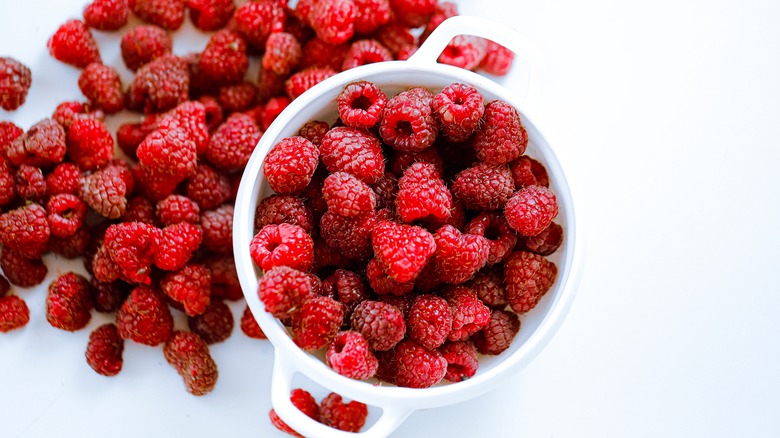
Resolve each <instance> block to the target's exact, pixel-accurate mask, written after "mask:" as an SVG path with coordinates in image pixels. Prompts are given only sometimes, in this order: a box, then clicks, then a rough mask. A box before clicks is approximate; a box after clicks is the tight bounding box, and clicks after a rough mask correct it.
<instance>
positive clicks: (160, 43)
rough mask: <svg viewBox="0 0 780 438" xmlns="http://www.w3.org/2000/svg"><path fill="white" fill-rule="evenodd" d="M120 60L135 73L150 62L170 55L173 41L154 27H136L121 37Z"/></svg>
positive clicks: (163, 30) (162, 30) (163, 31)
mask: <svg viewBox="0 0 780 438" xmlns="http://www.w3.org/2000/svg"><path fill="white" fill-rule="evenodd" d="M120 48H121V50H122V60H123V61H124V63H125V65H126V66H127V68H128V69H130V70H132V71H136V70H138V69H139V68H141V67H143V66H144V65H146V64H148V63H150V62H151V61H153V60H155V59H157V58H160V57H162V56H164V55H167V54H169V53H171V51H172V50H173V40H172V39H171V37H170V35H168V32H166V31H165V29H162V28H160V27H157V26H154V25H141V26H136V27H134V28H132V29H130V30H129V31H127V33H125V34H124V35H123V36H122V42H121V43H120Z"/></svg>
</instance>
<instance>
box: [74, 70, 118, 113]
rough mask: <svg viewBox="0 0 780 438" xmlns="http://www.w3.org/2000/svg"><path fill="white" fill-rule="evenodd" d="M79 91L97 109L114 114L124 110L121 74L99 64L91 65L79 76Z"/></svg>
mask: <svg viewBox="0 0 780 438" xmlns="http://www.w3.org/2000/svg"><path fill="white" fill-rule="evenodd" d="M78 83H79V89H81V92H82V93H84V96H86V98H87V99H89V100H90V102H91V103H92V105H93V106H94V107H95V108H98V109H101V110H103V111H105V112H106V114H113V113H116V112H118V111H120V110H121V109H122V108H124V94H122V82H121V80H120V79H119V74H118V73H117V72H116V70H114V69H113V68H111V67H108V66H105V65H103V64H99V63H92V64H89V65H88V66H87V67H86V68H85V69H84V70H83V71H82V72H81V75H80V76H79V82H78Z"/></svg>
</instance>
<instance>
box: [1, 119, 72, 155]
mask: <svg viewBox="0 0 780 438" xmlns="http://www.w3.org/2000/svg"><path fill="white" fill-rule="evenodd" d="M66 150H67V147H66V145H65V130H64V129H63V128H62V126H60V124H59V123H57V122H55V121H54V120H51V119H44V120H41V121H40V122H38V123H36V124H34V125H32V126H31V127H30V129H29V130H27V132H25V133H24V134H23V135H21V136H19V137H17V138H16V139H15V140H14V141H12V142H11V143H10V144H9V145H8V146H7V148H6V151H5V152H6V156H7V157H8V160H9V161H11V163H13V165H14V166H19V165H21V164H29V165H30V166H35V167H50V166H51V165H52V164H58V163H60V162H61V161H62V160H63V158H65V151H66Z"/></svg>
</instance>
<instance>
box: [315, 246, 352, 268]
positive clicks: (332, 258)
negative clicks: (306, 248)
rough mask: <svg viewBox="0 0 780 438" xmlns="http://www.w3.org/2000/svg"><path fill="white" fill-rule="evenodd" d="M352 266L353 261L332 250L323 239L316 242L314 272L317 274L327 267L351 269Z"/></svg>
mask: <svg viewBox="0 0 780 438" xmlns="http://www.w3.org/2000/svg"><path fill="white" fill-rule="evenodd" d="M350 266H352V260H350V259H348V258H346V257H345V256H344V255H342V254H341V253H340V252H339V251H337V250H336V249H334V248H331V247H330V246H329V245H328V244H327V243H325V240H324V239H322V238H319V239H316V240H315V241H314V266H313V267H312V271H314V272H316V271H318V270H320V269H322V268H325V267H335V268H349V267H350Z"/></svg>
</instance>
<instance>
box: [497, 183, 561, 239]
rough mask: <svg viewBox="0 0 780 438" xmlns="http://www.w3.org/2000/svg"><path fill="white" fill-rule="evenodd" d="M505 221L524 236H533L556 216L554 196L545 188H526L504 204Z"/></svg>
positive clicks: (556, 209)
mask: <svg viewBox="0 0 780 438" xmlns="http://www.w3.org/2000/svg"><path fill="white" fill-rule="evenodd" d="M504 211H505V214H506V221H507V222H508V223H509V226H511V227H512V228H514V229H515V230H517V231H518V232H519V233H520V234H522V235H524V236H535V235H537V234H539V233H541V232H542V231H544V229H545V228H547V227H548V226H549V225H550V223H552V220H553V219H554V218H555V217H556V216H557V215H558V202H557V201H556V198H555V194H554V193H553V192H551V191H550V190H548V189H547V188H545V187H541V186H527V187H524V188H522V189H520V190H518V191H517V192H515V194H514V195H513V196H512V198H510V199H509V201H508V202H507V203H506V208H505V210H504Z"/></svg>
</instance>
